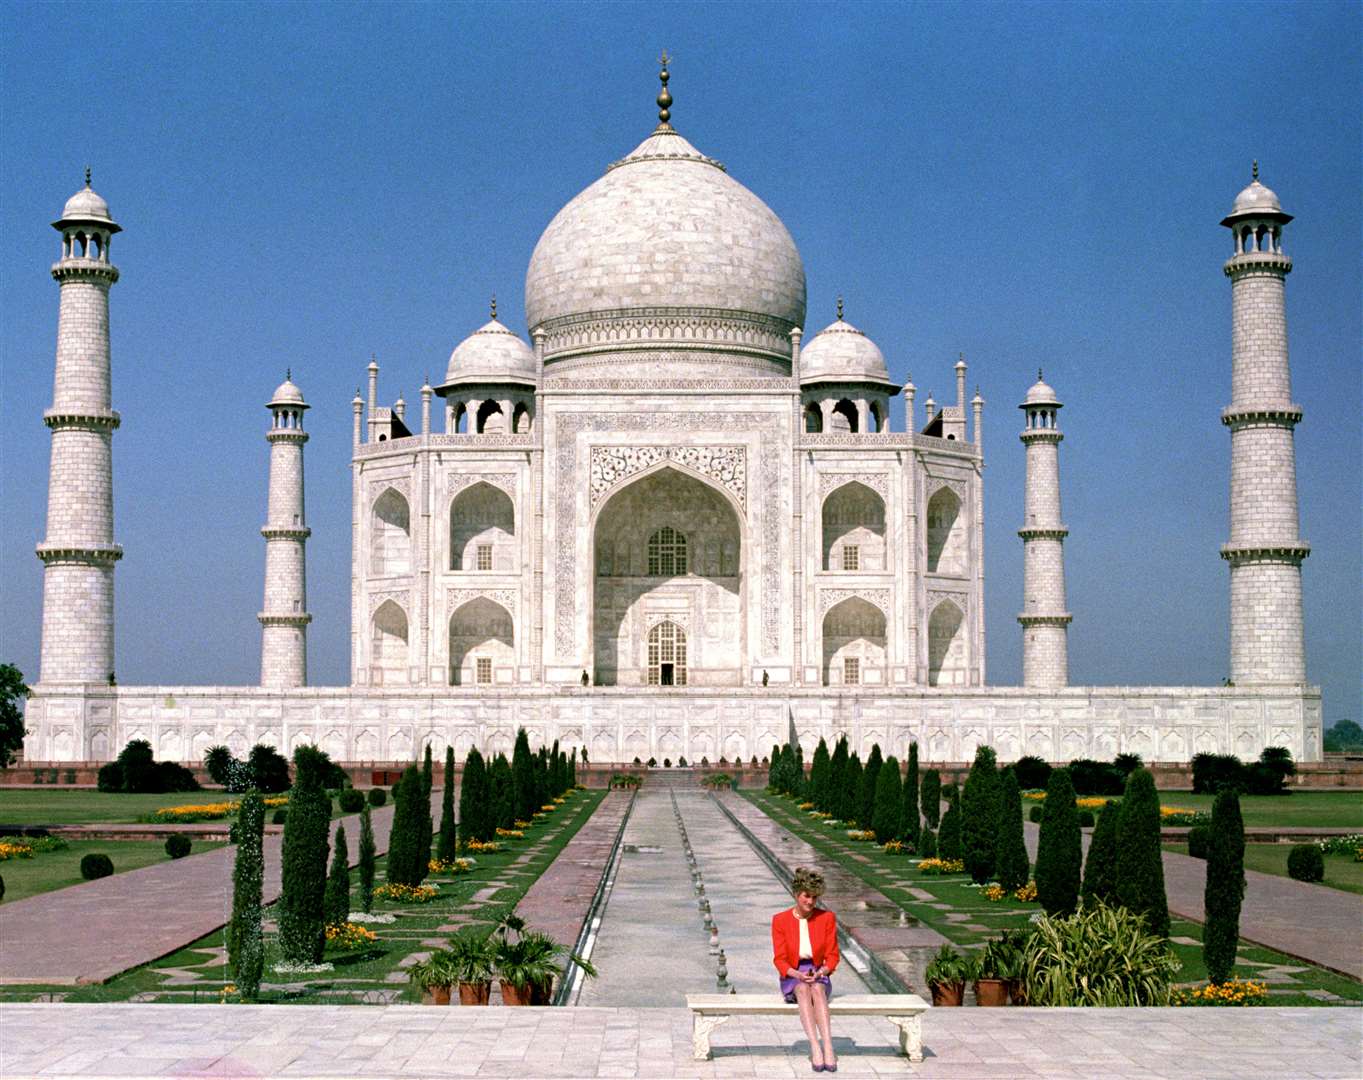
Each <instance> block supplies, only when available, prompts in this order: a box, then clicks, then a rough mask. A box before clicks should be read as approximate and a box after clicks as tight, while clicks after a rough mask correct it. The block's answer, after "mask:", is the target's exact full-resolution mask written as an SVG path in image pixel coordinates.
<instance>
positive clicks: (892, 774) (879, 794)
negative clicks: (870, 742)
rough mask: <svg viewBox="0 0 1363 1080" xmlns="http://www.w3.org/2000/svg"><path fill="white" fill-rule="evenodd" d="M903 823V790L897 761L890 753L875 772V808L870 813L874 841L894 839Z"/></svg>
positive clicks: (882, 841) (878, 842)
mask: <svg viewBox="0 0 1363 1080" xmlns="http://www.w3.org/2000/svg"><path fill="white" fill-rule="evenodd" d="M903 823H904V792H903V789H902V788H901V787H900V784H899V762H898V760H896V759H895V757H894V756H893V755H891V756H890V757H887V758H886V759H885V762H884V764H882V765H881V766H880V771H879V772H878V773H876V800H875V810H874V811H872V813H871V828H872V829H873V830H875V834H876V843H877V844H883V843H885V842H886V841H887V840H893V839H895V838H896V837H897V836H898V835H899V834H900V832H901V831H903Z"/></svg>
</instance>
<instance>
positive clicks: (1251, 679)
mask: <svg viewBox="0 0 1363 1080" xmlns="http://www.w3.org/2000/svg"><path fill="white" fill-rule="evenodd" d="M1291 220H1292V215H1291V214H1285V213H1283V209H1282V206H1281V205H1280V204H1279V203H1278V196H1276V195H1275V194H1273V192H1272V191H1270V190H1269V189H1268V188H1266V187H1264V185H1263V184H1261V183H1259V163H1258V162H1257V161H1256V162H1255V163H1254V179H1253V182H1252V183H1251V184H1250V185H1249V187H1247V188H1245V190H1244V191H1242V192H1240V194H1239V195H1237V196H1236V197H1235V205H1234V206H1233V207H1232V208H1231V212H1230V213H1229V214H1228V215H1227V216H1226V217H1225V218H1224V219H1223V220H1222V222H1221V224H1222V225H1225V226H1226V227H1227V228H1228V229H1230V230H1231V231H1232V232H1233V233H1234V234H1235V254H1234V255H1232V256H1231V258H1230V259H1228V260H1227V261H1226V265H1225V267H1224V270H1225V274H1226V276H1227V277H1228V278H1230V279H1231V403H1230V406H1229V407H1228V408H1226V409H1223V410H1222V412H1221V422H1222V423H1223V424H1225V425H1226V426H1227V427H1228V428H1230V543H1228V544H1223V545H1222V547H1221V557H1222V558H1223V559H1225V560H1226V561H1227V562H1228V563H1230V680H1231V682H1232V683H1234V684H1236V685H1243V684H1247V683H1288V684H1296V683H1303V682H1305V681H1306V651H1305V649H1304V647H1303V644H1302V608H1301V561H1302V559H1304V558H1306V556H1307V555H1309V554H1310V553H1311V547H1310V545H1309V544H1307V543H1305V542H1304V541H1303V540H1301V539H1300V537H1299V536H1298V520H1297V464H1296V456H1295V452H1294V449H1293V444H1292V430H1293V428H1295V427H1296V425H1297V421H1299V420H1300V419H1301V417H1302V410H1301V406H1300V405H1295V404H1293V403H1292V385H1291V378H1290V375H1289V373H1288V367H1287V315H1286V312H1285V310H1284V297H1283V293H1284V283H1285V280H1286V278H1287V275H1288V274H1289V273H1291V272H1292V260H1291V259H1289V258H1288V257H1287V256H1286V255H1284V254H1283V245H1282V227H1283V226H1284V225H1286V224H1287V223H1288V222H1289V221H1291Z"/></svg>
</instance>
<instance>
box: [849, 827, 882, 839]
mask: <svg viewBox="0 0 1363 1080" xmlns="http://www.w3.org/2000/svg"><path fill="white" fill-rule="evenodd" d="M875 838H876V834H875V832H874V830H872V829H848V830H847V839H849V840H874V839H875Z"/></svg>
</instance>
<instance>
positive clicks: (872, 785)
mask: <svg viewBox="0 0 1363 1080" xmlns="http://www.w3.org/2000/svg"><path fill="white" fill-rule="evenodd" d="M884 760H885V759H884V757H882V755H881V753H880V744H879V743H872V744H871V752H870V753H869V754H868V755H867V756H866V764H865V765H863V766H862V767H861V783H860V786H859V787H858V794H857V803H856V814H855V816H856V819H857V824H859V825H860V826H861V827H862V828H863V829H869V828H870V827H871V816H872V815H873V814H874V813H875V809H876V779H877V778H878V777H879V775H880V766H881V764H882V763H883V762H884Z"/></svg>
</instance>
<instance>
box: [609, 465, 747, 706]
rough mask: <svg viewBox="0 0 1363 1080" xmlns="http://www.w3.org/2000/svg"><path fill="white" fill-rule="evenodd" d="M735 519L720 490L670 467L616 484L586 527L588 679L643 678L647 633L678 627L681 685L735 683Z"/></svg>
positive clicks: (738, 662) (739, 578) (738, 673)
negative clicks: (591, 673) (682, 652)
mask: <svg viewBox="0 0 1363 1080" xmlns="http://www.w3.org/2000/svg"><path fill="white" fill-rule="evenodd" d="M742 538H743V525H742V521H741V519H740V517H739V514H738V512H737V510H736V509H735V507H734V504H733V503H732V502H730V500H729V497H728V496H727V495H726V494H724V493H722V492H721V491H720V490H719V489H718V488H716V487H713V486H711V485H710V484H709V483H708V482H706V481H704V480H702V479H700V478H699V477H696V476H694V475H692V474H691V473H689V472H684V471H682V470H680V469H676V468H673V467H671V466H664V467H662V468H659V469H656V470H655V471H653V472H649V473H645V474H643V475H642V476H640V477H638V478H637V479H635V480H633V481H631V482H630V483H629V484H627V485H626V486H624V487H622V488H621V489H619V490H618V491H616V492H615V493H614V494H613V495H612V496H611V497H610V498H609V499H608V500H606V502H605V504H604V505H603V506H602V507H601V509H600V511H599V512H598V513H597V516H596V521H595V523H594V524H593V527H592V559H593V563H592V565H593V570H594V582H593V593H592V597H593V613H592V636H593V657H594V669H595V674H596V682H597V684H598V685H602V686H616V685H619V686H646V685H648V684H649V663H648V649H649V644H648V634H649V632H650V630H651V629H652V628H653V627H654V626H655V625H656V624H657V623H659V622H660V621H662V620H664V619H671V620H672V621H673V622H675V623H676V624H677V625H678V626H679V627H681V628H682V629H683V631H684V632H685V634H686V649H687V680H686V681H687V685H689V686H706V685H708V686H736V685H739V684H740V683H741V682H742V673H743V669H744V663H745V661H744V653H745V637H744V619H743V603H744V591H743V539H742Z"/></svg>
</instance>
